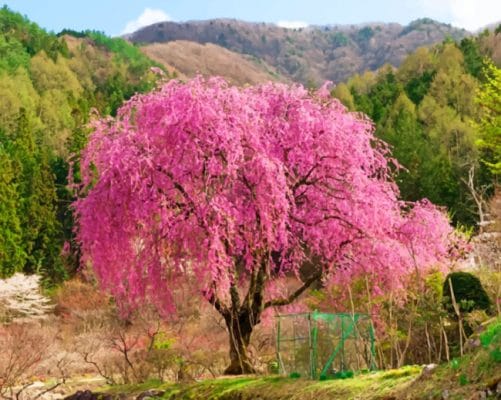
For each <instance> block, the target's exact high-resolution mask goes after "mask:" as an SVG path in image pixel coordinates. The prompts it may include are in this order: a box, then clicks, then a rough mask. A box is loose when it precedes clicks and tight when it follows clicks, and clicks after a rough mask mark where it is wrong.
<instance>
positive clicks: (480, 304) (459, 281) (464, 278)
mask: <svg viewBox="0 0 501 400" xmlns="http://www.w3.org/2000/svg"><path fill="white" fill-rule="evenodd" d="M449 279H450V282H451V283H452V289H453V291H454V297H455V298H456V303H457V304H458V305H459V308H460V310H461V311H462V312H470V311H472V310H485V311H488V310H489V309H490V306H491V301H490V300H489V296H487V293H486V291H485V289H484V288H483V286H482V284H481V283H480V280H479V279H478V278H477V277H476V276H475V275H473V274H470V273H469V272H452V273H450V274H449V275H447V277H446V278H445V281H444V285H443V294H444V297H443V305H444V308H445V309H446V310H447V311H449V312H450V313H451V314H454V307H453V304H452V298H451V289H450V287H449Z"/></svg>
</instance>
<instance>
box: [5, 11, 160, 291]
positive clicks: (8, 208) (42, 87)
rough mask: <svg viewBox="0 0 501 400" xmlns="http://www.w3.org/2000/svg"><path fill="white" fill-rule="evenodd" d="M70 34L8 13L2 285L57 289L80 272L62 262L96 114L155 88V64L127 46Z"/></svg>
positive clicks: (93, 34) (95, 35)
mask: <svg viewBox="0 0 501 400" xmlns="http://www.w3.org/2000/svg"><path fill="white" fill-rule="evenodd" d="M64 33H65V32H63V35H59V36H56V35H55V34H52V33H47V32H46V31H44V30H43V29H41V28H40V27H38V26H37V25H36V24H35V23H32V22H30V21H29V20H28V19H26V18H25V17H23V16H21V15H20V14H18V13H15V12H12V11H10V10H9V9H8V8H6V7H3V8H2V9H1V10H0V93H1V98H0V165H1V169H0V171H1V179H0V232H1V234H0V276H2V277H3V276H7V275H11V274H12V273H13V272H15V271H24V272H28V273H30V272H38V273H41V274H42V275H43V276H44V277H45V279H46V283H48V284H50V283H54V282H58V281H60V280H62V279H64V278H65V277H66V276H67V273H68V271H72V270H73V269H74V268H75V266H76V264H75V262H74V261H75V260H72V261H70V260H69V259H65V257H61V253H62V251H63V250H64V251H67V250H68V246H70V242H69V241H70V239H71V235H72V233H71V230H72V217H71V212H70V210H69V204H70V202H71V200H72V195H71V193H70V192H69V190H68V188H67V183H68V182H67V175H68V167H69V162H70V160H74V161H77V160H78V153H79V151H80V149H81V148H82V146H83V145H84V144H85V141H86V135H87V129H86V127H85V125H86V124H87V123H88V122H89V118H90V115H91V114H92V110H93V109H95V110H96V111H95V112H94V113H100V114H104V115H105V114H113V113H114V112H115V111H116V109H117V108H118V106H120V105H121V103H122V102H123V101H124V99H127V98H129V97H130V96H132V95H133V94H134V93H135V92H137V91H140V92H142V91H147V90H149V89H151V88H152V87H153V86H154V82H155V79H156V76H155V75H154V74H153V73H151V72H150V67H152V66H153V65H156V64H155V63H154V62H153V61H151V60H150V59H148V58H147V57H146V56H144V55H143V54H142V53H141V52H140V51H139V50H138V49H137V48H135V47H134V46H132V45H130V44H129V43H127V42H126V41H124V40H122V39H110V38H108V37H106V36H104V35H102V34H100V33H97V32H85V33H79V34H75V33H74V32H73V36H67V35H66V34H64ZM66 33H69V34H71V33H72V32H66ZM75 36H77V37H75ZM73 154H74V155H75V156H72V155H73ZM64 243H66V245H64ZM65 263H67V265H64V264H65Z"/></svg>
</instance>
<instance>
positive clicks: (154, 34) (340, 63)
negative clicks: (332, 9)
mask: <svg viewBox="0 0 501 400" xmlns="http://www.w3.org/2000/svg"><path fill="white" fill-rule="evenodd" d="M468 35H470V33H469V32H468V31H466V30H464V29H458V28H455V27H453V26H451V25H449V24H443V23H440V22H437V21H434V20H431V19H428V18H425V19H419V20H416V21H413V22H411V23H410V24H409V25H407V26H402V25H399V24H396V23H389V24H388V23H370V24H364V25H328V26H310V27H307V28H299V29H287V28H281V27H278V26H276V25H273V24H265V23H250V22H243V21H238V20H230V19H216V20H207V21H192V22H183V23H177V22H161V23H157V24H154V25H150V26H148V27H145V28H142V29H140V30H138V31H137V32H135V33H132V34H129V35H127V36H126V38H127V39H129V40H130V41H132V42H135V43H139V44H144V45H146V44H149V45H148V46H146V47H145V52H146V53H147V54H148V55H149V56H150V57H152V58H154V59H156V60H157V61H160V62H163V63H165V64H167V65H170V66H172V65H173V64H176V65H175V68H176V69H177V70H179V71H180V72H181V73H184V71H186V70H189V73H188V75H191V74H192V72H193V71H192V70H193V68H194V67H195V66H197V67H200V69H199V71H200V72H201V73H214V71H213V70H211V69H210V67H211V66H212V65H203V64H204V63H205V64H207V63H208V62H209V61H208V60H207V59H206V57H205V55H206V54H211V57H212V58H213V59H214V58H216V59H217V60H214V61H215V66H214V68H213V69H221V68H223V69H224V68H227V67H231V68H234V69H235V71H234V72H235V73H236V74H237V76H238V71H237V69H238V68H240V69H242V73H243V72H244V70H245V71H246V70H247V68H248V67H249V66H250V65H252V68H251V69H252V70H253V72H252V75H253V76H254V78H253V79H251V82H249V83H255V82H254V80H255V79H258V80H260V79H261V78H266V79H267V80H268V79H270V76H271V77H272V78H275V79H282V80H294V81H299V82H302V83H305V84H315V85H318V84H320V83H322V82H323V81H325V80H332V81H334V82H340V81H343V80H346V79H347V78H348V77H350V76H352V75H353V74H355V73H361V72H363V71H365V70H376V69H377V68H379V67H381V66H382V65H384V64H386V63H389V64H392V65H394V66H398V65H399V64H400V63H401V61H402V60H403V59H404V58H405V57H406V55H408V54H409V53H412V52H413V51H414V50H416V48H418V47H421V46H430V45H433V44H435V43H438V42H441V41H443V40H444V39H446V38H447V37H450V38H452V39H454V40H461V39H462V38H464V37H466V36H468ZM178 41H183V42H178ZM167 42H168V45H167V46H165V45H162V46H161V45H158V43H167ZM189 42H191V43H189ZM152 43H157V44H155V45H153V46H151V44H152ZM196 44H198V45H196ZM199 45H205V46H199ZM221 48H224V49H226V51H223V49H221ZM173 49H175V51H173ZM218 49H219V50H218ZM216 53H219V54H217V56H216ZM232 53H236V54H232ZM197 54H198V56H197ZM204 54H205V55H204ZM242 55H244V57H245V60H244V61H245V62H244V61H239V60H242V58H241V57H242ZM193 60H199V61H200V60H202V65H197V63H196V62H195V63H193ZM203 60H205V61H203ZM249 63H251V64H249ZM199 64H200V62H199ZM244 64H245V65H244ZM240 80H245V79H243V78H241V79H240Z"/></svg>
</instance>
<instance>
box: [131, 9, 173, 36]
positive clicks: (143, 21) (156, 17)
mask: <svg viewBox="0 0 501 400" xmlns="http://www.w3.org/2000/svg"><path fill="white" fill-rule="evenodd" d="M170 20H172V18H171V17H170V16H169V14H166V13H165V12H163V11H162V10H154V9H152V8H145V9H144V11H143V13H142V14H141V15H140V16H139V17H138V18H137V19H135V20H134V21H129V22H127V25H125V28H124V29H123V31H122V33H121V34H122V35H123V34H125V33H132V32H135V31H137V30H138V29H140V28H143V27H145V26H148V25H151V24H155V23H157V22H163V21H170Z"/></svg>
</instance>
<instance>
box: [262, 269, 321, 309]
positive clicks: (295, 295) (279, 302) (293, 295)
mask: <svg viewBox="0 0 501 400" xmlns="http://www.w3.org/2000/svg"><path fill="white" fill-rule="evenodd" d="M321 276H322V273H321V272H317V273H315V274H313V275H312V276H310V277H309V278H308V279H307V280H306V281H304V282H303V285H302V286H300V287H299V288H298V289H296V291H295V292H293V293H291V294H290V295H289V296H288V297H282V298H280V299H274V300H268V301H267V302H266V303H264V308H268V307H276V306H286V305H288V304H290V303H292V302H293V301H294V300H296V299H297V298H298V297H299V296H301V294H303V292H304V291H305V290H306V289H308V288H309V287H310V286H311V285H312V284H313V283H314V282H316V281H318V280H319V279H320V278H321Z"/></svg>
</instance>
